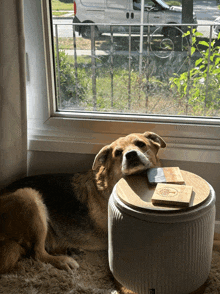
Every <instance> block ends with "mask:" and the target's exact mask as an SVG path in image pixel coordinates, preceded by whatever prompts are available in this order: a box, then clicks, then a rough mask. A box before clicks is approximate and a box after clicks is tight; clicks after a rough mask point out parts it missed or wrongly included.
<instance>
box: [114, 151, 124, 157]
mask: <svg viewBox="0 0 220 294" xmlns="http://www.w3.org/2000/svg"><path fill="white" fill-rule="evenodd" d="M122 152H123V150H122V149H117V150H115V157H117V156H121V155H122Z"/></svg>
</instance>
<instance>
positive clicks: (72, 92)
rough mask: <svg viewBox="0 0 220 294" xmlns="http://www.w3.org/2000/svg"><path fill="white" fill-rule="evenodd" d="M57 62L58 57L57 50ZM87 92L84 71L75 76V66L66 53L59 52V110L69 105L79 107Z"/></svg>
mask: <svg viewBox="0 0 220 294" xmlns="http://www.w3.org/2000/svg"><path fill="white" fill-rule="evenodd" d="M55 61H56V69H57V71H58V67H57V57H56V50H55ZM85 92H86V83H85V80H84V75H83V72H82V71H77V76H76V74H75V68H74V64H73V63H71V62H70V59H69V56H68V55H67V54H66V53H65V52H64V51H59V73H57V93H59V98H58V101H59V102H58V103H59V104H60V105H59V108H62V107H63V106H65V107H67V106H68V105H74V106H77V105H78V104H79V101H81V100H83V99H84V97H85Z"/></svg>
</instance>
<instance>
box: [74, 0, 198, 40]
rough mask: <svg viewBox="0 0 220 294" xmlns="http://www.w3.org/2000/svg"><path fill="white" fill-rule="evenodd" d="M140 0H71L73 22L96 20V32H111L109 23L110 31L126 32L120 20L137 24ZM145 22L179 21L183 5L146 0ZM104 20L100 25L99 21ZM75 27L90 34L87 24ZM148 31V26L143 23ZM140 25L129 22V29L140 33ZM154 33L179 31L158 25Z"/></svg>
mask: <svg viewBox="0 0 220 294" xmlns="http://www.w3.org/2000/svg"><path fill="white" fill-rule="evenodd" d="M140 2H141V0H75V1H74V5H73V7H74V14H75V17H74V20H73V22H74V23H97V25H96V26H95V30H96V35H98V34H102V33H109V32H110V25H114V24H122V25H120V26H114V27H113V31H114V32H119V33H128V29H129V28H128V26H123V24H131V25H132V24H137V23H140V19H141V10H140V8H141V3H140ZM144 10H145V12H144V23H150V24H154V23H155V27H154V28H153V27H152V28H151V30H155V28H156V24H163V23H164V24H169V23H174V24H175V23H176V24H178V25H179V24H181V23H182V7H181V6H169V5H167V4H166V3H165V2H164V1H163V0H152V1H149V0H145V8H144ZM193 23H197V19H196V15H195V13H194V15H193ZM99 24H103V25H99ZM76 30H77V31H78V32H79V33H80V34H81V35H82V36H83V37H90V34H91V29H90V26H80V25H79V26H76ZM144 30H145V31H146V32H147V27H144ZM139 32H140V27H139V26H132V33H139ZM157 33H162V34H163V35H165V36H168V35H169V36H174V35H176V33H178V30H175V29H174V28H173V27H166V26H164V27H163V28H160V29H158V30H157Z"/></svg>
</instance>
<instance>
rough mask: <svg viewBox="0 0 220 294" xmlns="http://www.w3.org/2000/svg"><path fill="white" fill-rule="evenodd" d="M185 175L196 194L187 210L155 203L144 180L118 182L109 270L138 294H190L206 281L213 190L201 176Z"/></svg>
mask: <svg viewBox="0 0 220 294" xmlns="http://www.w3.org/2000/svg"><path fill="white" fill-rule="evenodd" d="M181 172H182V175H183V178H184V180H185V182H186V184H187V185H192V186H193V191H194V192H193V193H194V195H193V198H194V199H193V200H194V201H193V203H191V205H190V207H188V208H182V209H177V208H168V207H156V206H154V205H152V203H151V201H150V199H151V197H152V195H153V191H154V189H152V188H149V186H148V184H147V183H146V180H145V179H144V177H143V176H130V177H128V179H122V180H120V181H119V182H118V184H117V185H116V186H115V187H114V190H113V192H112V195H111V197H110V199H109V208H108V209H109V216H108V221H109V223H108V225H109V266H110V270H111V272H112V274H113V276H114V277H115V278H116V280H117V281H118V282H119V283H121V284H122V285H123V286H125V287H126V288H128V289H130V290H132V291H134V292H136V293H138V294H148V293H149V294H188V293H191V292H193V291H195V290H197V289H198V288H199V287H200V286H202V285H203V284H204V283H205V281H206V280H207V278H208V275H209V272H210V268H211V259H212V247H213V237H214V223H215V192H214V190H213V188H212V187H211V186H210V185H209V184H208V183H207V182H206V181H205V180H203V179H202V178H200V177H198V176H196V175H195V174H192V173H188V172H184V171H181ZM149 191H150V192H149Z"/></svg>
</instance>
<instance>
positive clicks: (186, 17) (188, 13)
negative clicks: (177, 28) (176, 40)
mask: <svg viewBox="0 0 220 294" xmlns="http://www.w3.org/2000/svg"><path fill="white" fill-rule="evenodd" d="M182 23H193V0H182Z"/></svg>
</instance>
